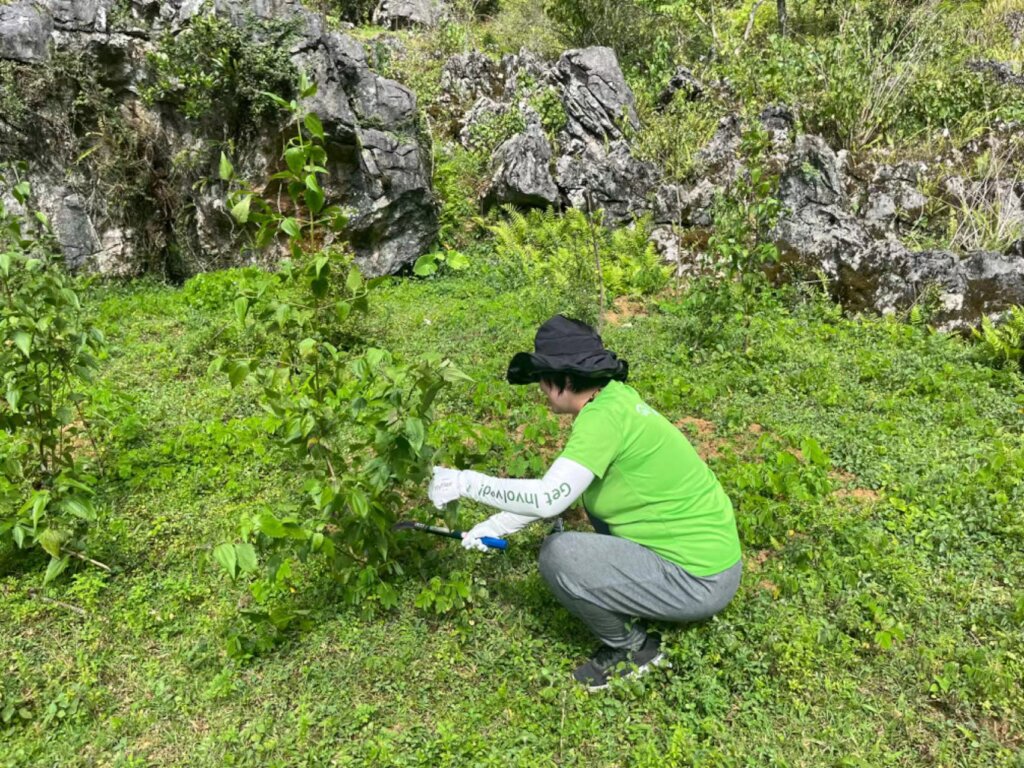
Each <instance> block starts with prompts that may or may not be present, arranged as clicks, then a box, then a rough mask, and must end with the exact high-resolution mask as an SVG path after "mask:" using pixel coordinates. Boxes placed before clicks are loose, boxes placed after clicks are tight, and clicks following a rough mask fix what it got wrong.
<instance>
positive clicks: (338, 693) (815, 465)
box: [0, 265, 1024, 766]
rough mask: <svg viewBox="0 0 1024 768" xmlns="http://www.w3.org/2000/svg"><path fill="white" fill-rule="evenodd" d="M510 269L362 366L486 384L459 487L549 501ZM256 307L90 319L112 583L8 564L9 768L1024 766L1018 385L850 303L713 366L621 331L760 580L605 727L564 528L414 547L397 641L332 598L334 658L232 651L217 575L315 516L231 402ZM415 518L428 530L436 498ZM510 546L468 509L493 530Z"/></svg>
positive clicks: (378, 332)
mask: <svg viewBox="0 0 1024 768" xmlns="http://www.w3.org/2000/svg"><path fill="white" fill-rule="evenodd" d="M486 269H487V268H486V267H485V266H482V265H481V266H478V267H476V268H471V269H469V270H466V271H464V272H462V273H457V274H454V275H447V276H445V275H435V276H433V277H431V278H429V279H426V280H414V281H409V280H405V281H396V282H393V283H390V284H387V285H383V286H380V288H379V289H378V292H377V295H376V296H375V298H374V302H373V304H372V308H371V310H370V313H369V315H368V316H367V318H366V322H367V324H366V327H365V330H364V336H363V341H364V343H365V344H367V345H374V346H381V347H384V346H387V347H388V348H389V349H391V350H392V351H393V352H394V353H395V354H401V355H406V356H410V357H415V356H417V355H420V354H424V353H426V352H428V351H429V352H431V353H434V354H440V355H444V356H447V357H449V358H451V359H452V360H453V361H454V362H455V363H456V364H457V365H459V367H460V368H462V369H463V370H464V371H465V372H466V373H467V374H468V375H470V376H471V377H472V378H473V379H474V381H473V382H472V383H469V382H464V383H463V384H461V385H459V386H453V387H451V388H449V389H448V390H447V391H446V393H445V394H443V395H441V396H440V397H439V400H438V409H439V413H438V419H437V422H436V424H435V427H434V432H433V439H434V440H436V441H437V442H438V444H439V445H441V446H443V447H444V448H445V450H447V451H448V459H447V460H448V461H450V462H452V463H456V464H459V465H461V466H473V467H476V468H478V469H481V470H486V471H491V472H496V471H504V472H508V473H509V474H523V475H525V474H529V473H535V472H537V471H539V470H540V469H542V468H543V467H544V466H545V465H546V462H547V461H548V460H550V458H551V456H552V455H553V453H554V452H555V451H557V447H558V445H559V444H560V441H561V440H562V439H563V437H564V434H565V433H564V429H565V426H566V425H564V424H560V423H559V421H558V420H557V419H556V418H555V417H552V416H549V415H548V414H547V413H546V410H545V409H544V408H543V407H542V405H541V401H540V400H539V398H538V396H537V395H536V394H535V393H532V392H531V391H529V390H521V389H513V388H510V387H508V386H507V385H505V384H504V383H503V382H502V375H503V372H504V365H505V363H506V362H507V359H506V358H507V356H508V354H509V352H510V351H512V350H516V349H519V348H520V347H523V346H524V345H527V344H528V343H529V339H530V338H531V335H532V332H533V329H534V327H535V324H536V323H537V322H538V320H539V319H540V315H541V313H542V312H544V311H546V307H544V305H543V303H539V302H529V301H524V300H523V299H522V298H521V297H520V296H519V295H517V294H512V293H504V292H502V291H501V290H500V289H496V288H495V287H494V286H493V284H492V283H493V281H492V280H490V279H489V278H488V275H487V274H486ZM252 279H253V276H252V275H251V274H247V273H245V272H238V271H236V272H227V273H219V274H214V275H204V276H200V277H197V278H195V279H193V280H192V281H190V282H189V283H188V284H186V285H185V286H184V287H183V288H172V287H167V286H161V285H157V284H147V283H137V284H135V285H133V286H131V287H127V286H125V287H118V286H110V287H105V288H96V289H92V290H91V291H90V295H89V297H88V299H89V304H90V305H91V306H94V307H95V308H96V315H95V321H96V323H97V325H98V326H99V327H100V328H101V329H103V330H104V331H105V332H106V333H107V335H108V336H109V337H110V345H111V349H112V350H114V352H112V353H111V354H110V357H109V358H108V359H107V360H106V361H105V362H104V364H103V367H102V369H101V372H100V376H99V378H98V380H97V382H96V383H95V384H94V400H95V401H96V405H95V408H96V409H98V410H101V411H102V412H103V413H105V414H106V418H107V420H108V421H107V427H106V428H105V429H104V430H102V435H101V445H100V450H101V451H102V452H104V454H106V455H109V456H111V457H112V461H111V465H112V467H111V471H110V472H109V473H107V474H106V475H104V476H103V477H102V478H101V480H100V483H99V486H98V488H97V499H96V506H97V509H98V510H99V511H100V513H101V515H102V516H103V519H104V521H105V524H104V525H103V526H102V528H101V532H100V534H99V537H98V539H96V540H95V542H94V549H93V551H94V552H95V553H96V556H97V557H98V558H99V559H102V560H103V561H104V562H107V563H109V564H111V566H112V567H113V569H114V572H113V573H109V574H108V573H106V572H103V571H100V570H98V569H95V568H92V569H90V568H80V569H73V570H72V571H69V572H66V573H65V574H63V575H61V576H60V578H59V579H57V580H56V581H55V582H53V583H52V584H51V585H48V586H47V587H45V588H43V587H42V585H41V570H40V569H39V567H38V566H37V565H35V563H34V562H33V561H32V560H31V559H26V558H25V557H24V556H20V557H19V556H16V555H15V553H11V552H9V551H5V552H4V555H3V559H2V561H0V562H2V563H3V575H2V582H0V584H2V587H0V589H2V591H0V600H2V606H3V614H2V615H3V617H4V632H3V634H2V636H0V638H2V639H0V646H2V649H3V654H2V655H3V658H4V659H5V664H4V667H3V678H4V679H3V685H2V687H0V690H2V691H3V700H2V703H0V713H2V727H3V729H4V743H5V749H4V752H3V764H5V765H37V764H40V763H54V762H56V763H61V764H67V765H76V764H77V765H88V764H112V765H144V764H164V765H173V764H186V763H187V764H192V765H196V764H206V765H223V764H234V765H290V764H296V763H302V764H313V765H318V764H323V765H329V764H343V765H344V764H351V765H365V764H383V765H466V764H476V765H524V766H526V765H530V766H533V765H566V764H578V765H609V766H610V765H621V764H636V765H664V764H679V765H685V764H689V763H694V762H696V763H699V764H702V765H745V764H751V763H752V762H755V763H757V764H765V763H772V762H775V763H779V764H789V765H819V764H837V765H838V764H846V765H922V764H924V765H996V764H1007V765H1012V764H1013V760H1014V759H1015V757H1014V755H1017V754H1019V748H1020V746H1021V734H1022V730H1021V729H1022V723H1021V720H1020V712H1021V709H1022V704H1024V702H1022V701H1021V698H1020V696H1021V693H1020V688H1019V686H1018V685H1017V681H1018V680H1019V678H1020V676H1021V673H1022V669H1021V656H1020V626H1021V620H1022V619H1024V613H1022V612H1024V595H1022V593H1021V591H1020V584H1021V577H1022V575H1024V574H1022V573H1021V572H1020V568H1021V562H1022V560H1021V557H1020V551H1021V547H1022V543H1024V525H1022V521H1021V517H1020V509H1021V501H1022V500H1021V487H1022V483H1021V480H1022V475H1024V444H1022V440H1021V436H1020V435H1021V426H1022V425H1021V421H1022V415H1021V408H1022V404H1024V387H1022V385H1021V381H1020V378H1019V376H1018V375H1017V374H1016V373H1015V372H1014V371H1013V369H1012V368H1008V369H997V368H995V367H990V366H988V365H986V364H983V363H982V362H980V361H978V360H976V359H975V353H974V351H973V349H972V348H970V347H969V346H968V345H966V344H965V343H964V342H962V341H960V340H957V339H950V338H947V337H944V336H941V335H937V334H934V333H931V332H929V331H928V330H927V327H926V326H912V325H907V324H903V323H900V322H898V321H896V320H860V321H853V320H847V319H844V318H842V316H841V315H840V314H839V313H838V312H837V311H836V310H835V308H834V307H832V306H831V305H829V304H828V303H826V302H823V301H821V300H820V299H813V298H812V299H811V300H808V299H807V298H806V297H798V296H792V295H781V296H780V295H774V294H771V295H764V296H761V297H760V298H759V299H758V300H757V301H756V302H755V303H754V304H752V305H751V311H750V315H749V316H748V317H747V318H745V319H743V320H742V321H741V320H740V319H736V320H735V321H732V322H726V323H725V324H724V326H723V327H722V329H721V332H720V333H719V334H718V335H717V337H716V338H715V339H707V338H705V337H703V336H702V335H701V334H699V333H696V331H695V328H696V327H697V324H696V323H695V321H694V319H693V318H691V317H689V316H688V313H689V312H690V311H691V309H692V307H694V306H699V305H695V304H692V303H687V302H686V301H685V300H683V299H685V297H683V296H679V297H676V296H673V295H672V294H671V293H668V294H662V295H661V296H660V297H659V298H657V299H654V300H649V301H646V302H634V303H631V304H630V305H621V306H620V307H619V309H620V310H621V311H617V312H616V313H615V314H614V316H613V315H609V320H608V324H607V325H606V329H605V336H606V339H607V341H608V343H609V346H611V347H612V348H614V349H616V350H618V351H620V353H621V354H622V355H623V356H624V357H626V358H627V359H629V360H630V362H631V365H632V369H633V371H634V382H635V385H636V386H637V387H638V388H639V389H640V390H641V391H643V392H644V393H645V394H646V395H647V396H648V398H649V400H650V401H651V403H652V404H653V405H656V406H657V407H658V408H659V409H661V410H662V411H663V412H665V413H666V414H667V415H668V416H669V417H670V418H671V419H673V420H674V421H676V422H677V423H678V424H679V425H680V428H681V429H683V430H684V431H685V432H686V433H687V434H688V435H689V436H690V437H691V439H692V440H693V441H694V443H695V445H697V446H698V448H699V449H700V450H701V452H702V454H703V455H705V456H706V457H707V458H708V460H709V462H710V463H711V466H712V467H713V468H714V469H715V471H716V472H717V473H718V474H719V475H720V477H721V478H722V480H723V483H724V484H725V487H726V488H727V490H728V491H729V492H730V494H731V495H732V497H733V499H734V501H735V503H736V505H737V515H738V521H739V525H740V530H741V535H742V539H743V542H744V547H745V558H746V574H745V576H744V582H743V586H742V588H741V592H740V594H739V596H738V597H737V599H736V600H735V601H734V603H733V604H732V605H731V606H730V607H729V608H728V609H727V610H726V611H725V612H724V613H723V614H722V615H720V616H719V617H718V618H717V619H715V620H714V621H711V622H709V623H707V624H704V625H700V626H696V627H692V628H665V630H666V637H667V644H668V648H669V654H670V657H671V660H672V662H673V668H672V669H671V670H665V671H663V672H658V673H655V674H652V675H651V676H649V677H647V678H644V679H642V680H640V681H634V682H627V683H624V684H620V685H616V686H614V687H613V689H612V691H610V692H609V693H607V694H605V695H602V696H591V695H587V694H584V693H581V692H580V691H578V690H576V689H575V688H574V687H573V685H572V683H571V681H570V680H569V676H568V673H569V671H570V670H571V668H572V666H573V665H574V663H576V662H577V661H578V660H579V658H581V657H582V656H584V655H586V653H588V652H589V651H590V639H589V638H588V637H586V636H585V635H584V633H583V629H582V627H581V626H579V625H577V624H575V623H574V622H573V620H571V619H570V618H569V617H568V616H567V615H565V614H564V613H563V612H561V611H560V610H559V609H558V608H557V607H556V605H555V604H554V602H553V601H552V600H551V599H550V598H549V597H548V595H547V594H546V589H545V588H544V586H543V584H542V582H541V581H540V579H539V576H538V575H537V573H536V570H535V558H536V549H537V546H538V545H539V543H540V540H541V538H542V536H543V534H544V531H543V530H542V529H540V528H537V529H536V530H528V531H526V532H524V533H523V534H521V535H520V536H518V537H517V538H516V539H515V540H514V542H513V547H512V549H511V550H510V551H509V552H508V553H507V554H504V555H500V556H498V555H495V556H483V555H478V554H476V553H466V552H464V551H463V550H461V549H460V548H458V547H457V546H456V547H452V546H451V545H450V544H448V543H445V542H441V543H438V542H437V540H434V539H433V538H431V541H430V542H423V541H422V540H421V538H420V537H416V535H415V534H410V536H412V537H413V538H412V540H409V541H406V542H399V543H398V544H397V546H399V547H400V548H401V547H408V548H409V549H410V552H408V553H403V552H402V551H399V552H397V553H396V554H395V558H396V561H397V562H399V563H404V562H407V561H408V562H414V561H416V562H417V563H418V564H417V565H415V566H413V567H410V568H409V569H408V570H407V571H406V573H405V576H404V578H400V579H398V580H397V581H396V582H395V596H394V601H395V604H394V608H393V609H392V610H385V611H378V612H377V614H376V615H375V616H373V617H363V616H361V615H360V612H359V610H358V609H357V608H352V607H347V606H346V605H344V602H343V601H342V600H340V599H339V598H340V595H339V593H338V592H337V590H336V589H334V588H332V587H331V586H330V583H329V581H324V580H322V579H319V578H318V577H317V576H316V573H315V572H309V573H307V574H305V575H304V576H303V577H302V578H301V579H299V580H298V581H296V582H295V583H294V584H293V585H292V588H293V589H295V590H296V593H297V594H299V595H301V596H302V599H303V602H304V609H305V610H308V614H306V616H307V619H308V622H307V623H308V628H307V630H306V631H302V632H292V633H290V634H288V636H287V637H286V638H284V641H283V643H280V644H278V645H276V646H275V647H274V648H273V649H272V650H270V651H268V652H265V653H262V654H259V655H257V656H255V657H253V658H251V659H249V660H248V661H245V660H244V659H235V658H232V656H231V655H230V654H229V653H228V647H227V645H226V642H225V638H226V636H227V635H228V634H229V633H230V631H231V627H233V626H234V625H235V622H236V620H237V611H238V607H239V593H238V591H237V588H236V587H235V586H234V585H233V584H232V582H231V581H230V579H228V578H227V576H226V575H225V574H224V573H223V571H222V569H221V568H220V567H219V566H218V565H217V564H216V555H215V551H216V547H217V546H218V545H220V544H221V543H222V542H224V541H225V540H228V539H229V538H230V537H232V536H233V535H234V532H235V530H236V526H237V525H238V523H239V521H240V520H242V519H246V518H248V517H250V516H252V515H253V514H254V513H256V512H258V511H259V510H261V509H265V508H270V509H279V508H281V507H282V506H284V505H287V504H289V503H292V502H294V500H295V499H299V498H301V497H302V496H303V494H304V491H303V488H302V483H303V480H302V478H301V476H300V475H299V474H298V473H296V472H295V469H296V465H295V463H294V458H289V457H288V456H287V455H286V454H283V453H282V452H281V451H280V450H278V449H277V448H276V447H275V445H274V439H273V437H272V432H273V429H274V427H275V425H276V419H275V418H274V416H273V415H272V414H270V413H267V412H266V411H264V410H263V409H261V408H260V407H258V405H256V403H255V402H254V400H253V398H252V397H251V394H252V393H250V392H247V390H249V389H250V388H251V387H252V386H253V385H252V384H250V383H244V384H242V385H241V386H240V387H238V388H237V389H233V388H232V387H231V386H230V382H229V381H227V380H226V379H225V378H224V377H222V376H221V375H219V374H216V373H212V374H211V373H208V372H207V367H208V365H209V362H210V357H211V356H212V354H213V352H214V350H213V349H212V348H211V338H212V337H214V336H215V335H216V334H217V333H220V334H221V336H223V335H225V334H227V335H231V334H235V333H237V330H236V329H235V317H234V313H235V309H234V307H233V301H232V300H231V299H230V297H231V296H232V295H233V294H232V293H231V292H230V291H229V288H230V286H232V285H236V286H237V285H245V284H246V283H247V282H248V281H251V280H252ZM214 341H215V342H216V341H217V340H214ZM141 425H145V426H144V427H143V426H141ZM113 457H116V458H113ZM405 504H406V505H407V506H406V509H405V511H406V512H407V513H408V514H410V515H422V516H423V518H424V519H428V517H429V514H430V511H429V510H428V509H427V504H426V503H425V498H415V497H410V498H408V499H407V500H406V501H405ZM481 515H482V510H479V509H472V508H470V507H468V506H465V507H463V509H461V510H460V517H461V520H462V521H463V522H464V523H465V524H469V523H472V522H475V520H477V519H479V518H480V516H481ZM570 526H571V527H572V526H582V523H581V521H580V520H579V519H578V518H572V519H571V520H570ZM413 550H421V551H422V550H426V557H425V559H418V560H417V559H416V558H414V557H413V555H412V551H413ZM240 578H245V577H244V576H240ZM452 580H457V581H461V582H463V583H464V584H466V585H467V589H468V590H469V592H470V593H471V594H470V597H471V598H472V602H471V603H470V604H469V605H470V607H469V608H468V610H467V609H466V608H465V606H466V605H467V603H466V601H465V599H463V598H462V597H461V596H460V594H459V593H458V592H456V593H452V594H449V593H447V592H446V591H445V584H446V583H450V582H451V581H452ZM460 601H461V602H460ZM417 602H419V604H420V606H421V607H420V608H418V607H417ZM246 603H247V601H246V600H245V599H243V601H242V607H243V608H244V607H246ZM460 604H462V605H463V609H462V610H458V611H455V612H454V613H449V614H445V613H443V612H442V613H440V614H439V613H438V606H440V608H441V609H447V608H450V607H452V606H456V605H460ZM666 761H668V762H666Z"/></svg>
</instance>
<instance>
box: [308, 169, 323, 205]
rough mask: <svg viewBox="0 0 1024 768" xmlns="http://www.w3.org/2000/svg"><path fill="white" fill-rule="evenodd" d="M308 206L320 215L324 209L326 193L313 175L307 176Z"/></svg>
mask: <svg viewBox="0 0 1024 768" xmlns="http://www.w3.org/2000/svg"><path fill="white" fill-rule="evenodd" d="M306 206H307V207H308V208H309V210H311V211H312V212H313V213H320V209H321V208H323V207H324V191H323V190H322V189H321V188H320V184H319V183H318V182H317V180H316V176H315V175H313V174H312V173H311V174H309V175H308V176H306Z"/></svg>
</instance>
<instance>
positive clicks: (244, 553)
mask: <svg viewBox="0 0 1024 768" xmlns="http://www.w3.org/2000/svg"><path fill="white" fill-rule="evenodd" d="M235 555H236V556H237V558H238V569H239V570H240V571H241V572H242V573H253V572H254V571H255V570H256V569H257V568H258V567H259V561H258V560H257V559H256V550H255V549H254V548H253V546H252V544H250V543H249V542H247V541H246V542H243V543H242V544H235Z"/></svg>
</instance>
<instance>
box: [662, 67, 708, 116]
mask: <svg viewBox="0 0 1024 768" xmlns="http://www.w3.org/2000/svg"><path fill="white" fill-rule="evenodd" d="M680 92H681V93H682V95H683V98H684V99H685V100H686V101H697V100H698V99H700V98H702V97H703V96H704V92H705V88H704V83H702V82H701V81H700V80H698V79H697V78H696V77H695V76H694V74H693V71H692V70H690V68H689V67H682V66H681V67H677V68H676V71H675V73H674V74H673V75H672V77H671V78H669V81H668V84H667V85H666V86H665V87H664V88H662V90H661V93H659V94H658V106H659V107H661V108H664V107H667V106H668V105H669V104H671V103H672V100H673V99H675V97H676V94H677V93H680Z"/></svg>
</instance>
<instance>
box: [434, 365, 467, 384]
mask: <svg viewBox="0 0 1024 768" xmlns="http://www.w3.org/2000/svg"><path fill="white" fill-rule="evenodd" d="M441 378H443V379H444V380H445V381H447V382H452V383H454V382H456V381H467V382H472V381H474V379H473V377H472V376H470V375H469V374H466V373H463V372H462V370H460V369H459V368H456V367H455V366H454V365H452V364H451V363H450V362H447V361H445V363H444V364H442V366H441Z"/></svg>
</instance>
